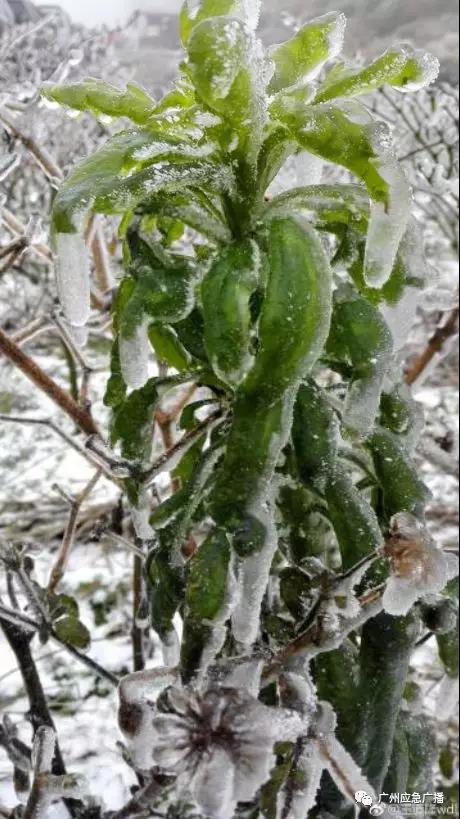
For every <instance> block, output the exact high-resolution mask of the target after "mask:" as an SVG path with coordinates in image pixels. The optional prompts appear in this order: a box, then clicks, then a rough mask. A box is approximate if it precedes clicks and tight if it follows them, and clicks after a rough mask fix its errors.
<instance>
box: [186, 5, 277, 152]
mask: <svg viewBox="0 0 460 819" xmlns="http://www.w3.org/2000/svg"><path fill="white" fill-rule="evenodd" d="M188 53H189V64H190V70H191V76H192V80H193V83H194V85H195V88H196V92H197V95H198V96H199V98H200V99H201V101H202V102H203V103H204V105H206V107H208V108H209V109H210V110H211V111H213V112H214V113H215V114H218V115H219V116H221V118H222V120H223V121H225V123H226V124H227V125H228V126H229V127H230V128H231V129H232V131H233V132H235V137H236V138H235V139H234V147H233V144H232V143H231V144H230V149H233V150H232V153H233V152H234V153H236V154H237V155H238V156H241V157H245V161H246V162H249V163H250V164H252V163H254V162H255V159H256V156H257V153H258V148H259V146H260V143H261V141H262V132H263V127H264V124H265V122H266V118H267V103H266V95H265V88H266V84H267V82H268V80H269V78H270V74H271V70H270V67H271V63H270V62H269V61H267V59H266V57H265V56H264V54H263V52H262V47H261V44H260V43H259V41H258V40H256V39H255V37H254V35H253V34H252V32H251V31H250V30H249V29H248V28H247V27H246V26H245V25H244V23H242V22H241V20H239V19H237V18H235V17H214V18H210V19H208V20H203V22H202V23H200V24H199V25H198V26H197V27H196V28H195V29H194V30H193V33H192V36H191V38H190V42H189V44H188Z"/></svg>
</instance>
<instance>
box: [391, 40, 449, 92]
mask: <svg viewBox="0 0 460 819" xmlns="http://www.w3.org/2000/svg"><path fill="white" fill-rule="evenodd" d="M402 49H403V50H404V51H405V52H406V54H407V55H408V56H410V57H411V58H412V59H415V60H416V61H417V63H418V67H419V69H420V78H419V79H418V80H412V81H410V82H407V83H406V84H405V85H403V86H400V87H399V86H396V87H397V90H398V91H401V92H402V93H403V94H410V93H414V91H421V90H422V88H426V87H427V86H428V85H431V84H432V83H434V81H435V80H436V79H437V77H438V74H439V69H440V63H439V60H438V58H437V57H435V56H434V54H430V53H429V52H426V51H422V50H421V49H412V47H411V46H410V45H406V44H404V45H403V46H402Z"/></svg>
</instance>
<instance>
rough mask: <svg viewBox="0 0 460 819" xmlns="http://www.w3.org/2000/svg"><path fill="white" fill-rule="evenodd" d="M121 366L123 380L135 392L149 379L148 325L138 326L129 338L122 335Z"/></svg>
mask: <svg viewBox="0 0 460 819" xmlns="http://www.w3.org/2000/svg"><path fill="white" fill-rule="evenodd" d="M119 348H120V366H121V372H122V375H123V378H124V380H125V382H126V384H127V385H128V387H131V388H132V389H133V390H136V389H140V387H143V386H144V384H145V383H146V381H148V379H149V357H150V344H149V338H148V334H147V324H145V323H143V322H142V323H141V324H138V325H137V327H136V329H135V330H134V333H133V335H132V336H130V337H129V338H126V337H125V336H123V335H120V346H119Z"/></svg>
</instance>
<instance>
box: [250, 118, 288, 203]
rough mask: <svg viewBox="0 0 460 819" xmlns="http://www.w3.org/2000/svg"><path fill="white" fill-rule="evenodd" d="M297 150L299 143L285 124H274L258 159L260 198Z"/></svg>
mask: <svg viewBox="0 0 460 819" xmlns="http://www.w3.org/2000/svg"><path fill="white" fill-rule="evenodd" d="M296 151H297V143H296V141H295V140H294V139H293V138H292V136H291V135H290V133H289V131H288V130H287V128H286V127H285V126H282V125H281V126H280V125H277V126H274V127H273V128H272V130H271V132H270V133H269V135H268V136H267V137H266V139H265V140H264V142H263V144H262V147H261V149H260V154H259V158H258V161H257V186H258V198H259V200H260V199H262V198H263V196H264V194H265V192H266V190H267V188H268V187H269V186H270V183H271V182H272V181H273V180H274V178H275V176H276V175H277V174H278V173H279V171H280V170H281V168H282V167H283V165H284V163H285V162H286V160H287V159H288V158H289V157H290V156H291V155H292V154H294V153H295V152H296Z"/></svg>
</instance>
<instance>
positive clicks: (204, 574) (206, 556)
mask: <svg viewBox="0 0 460 819" xmlns="http://www.w3.org/2000/svg"><path fill="white" fill-rule="evenodd" d="M229 566H230V543H229V541H228V538H227V536H226V534H225V532H223V531H221V530H217V531H216V532H214V533H213V534H211V535H210V536H209V537H208V538H207V539H206V540H205V541H204V542H203V543H202V544H201V546H200V547H199V549H198V551H197V553H196V555H195V557H193V558H192V560H191V562H190V566H189V574H188V579H187V591H186V601H187V607H188V612H189V614H190V616H191V617H192V618H193V619H196V620H214V618H215V617H216V616H217V615H218V614H219V612H220V610H221V609H222V606H223V605H224V602H225V596H226V590H227V575H228V571H229Z"/></svg>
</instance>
